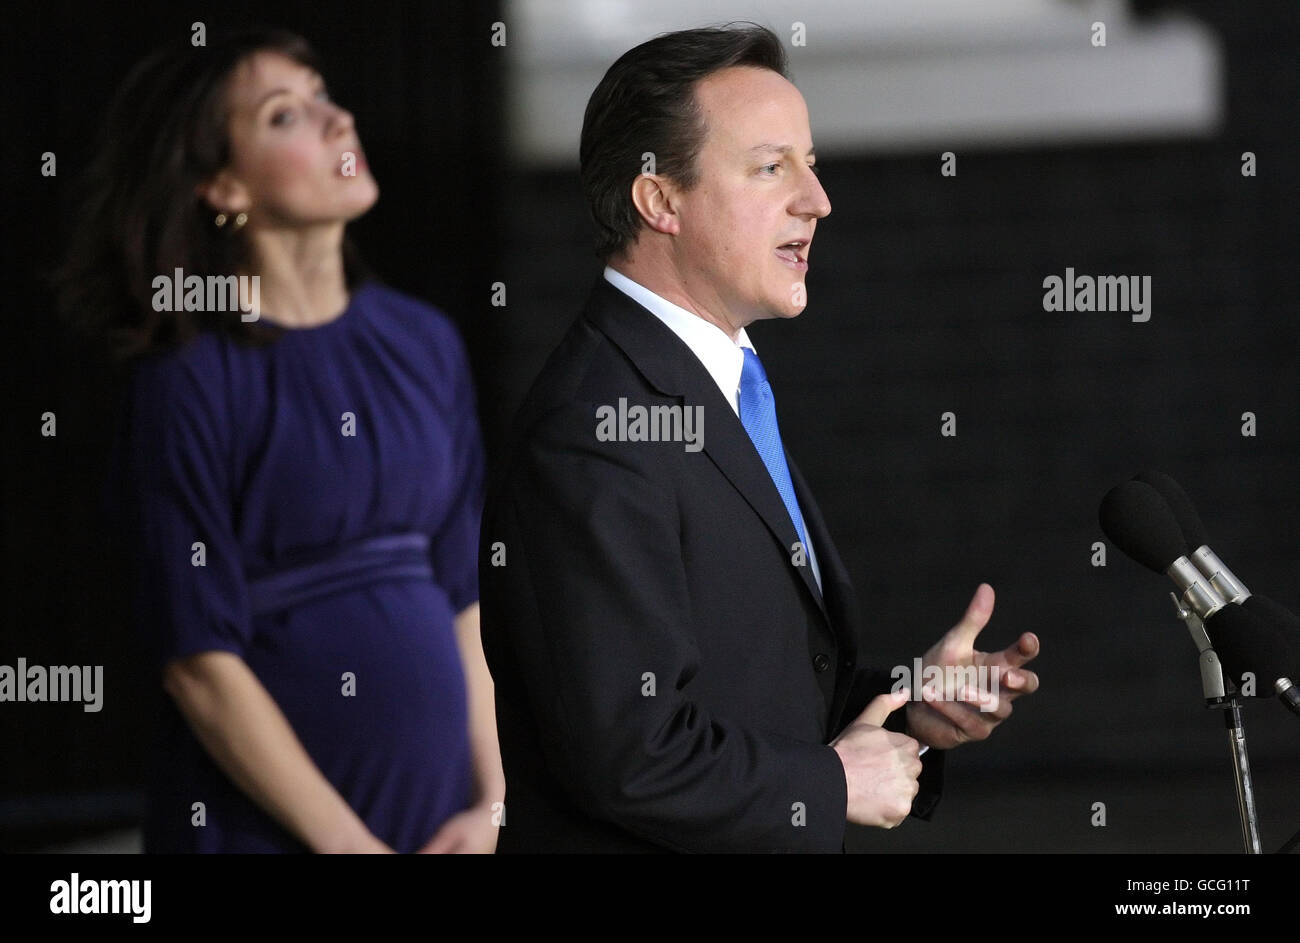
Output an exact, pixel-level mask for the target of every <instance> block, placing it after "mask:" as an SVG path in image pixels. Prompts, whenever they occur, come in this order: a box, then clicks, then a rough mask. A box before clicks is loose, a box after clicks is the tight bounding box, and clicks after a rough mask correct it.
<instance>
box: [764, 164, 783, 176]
mask: <svg viewBox="0 0 1300 943" xmlns="http://www.w3.org/2000/svg"><path fill="white" fill-rule="evenodd" d="M780 166H781V165H780V164H779V163H776V164H764V165H763V168H762V170H763V173H765V174H774V173H776V169H777V168H778V167H780Z"/></svg>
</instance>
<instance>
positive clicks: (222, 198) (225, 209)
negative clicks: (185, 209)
mask: <svg viewBox="0 0 1300 943" xmlns="http://www.w3.org/2000/svg"><path fill="white" fill-rule="evenodd" d="M194 192H195V193H196V194H197V195H198V197H199V199H200V200H202V201H203V202H204V203H206V204H208V207H209V208H210V209H211V210H212V212H214V213H246V212H248V210H249V209H251V204H252V201H251V200H250V199H249V196H248V188H247V187H245V186H244V185H243V184H242V183H241V182H240V181H239V179H238V178H237V177H235V175H234V174H232V173H231V172H230V171H229V170H219V171H217V172H216V173H215V174H213V175H212V176H211V177H209V178H208V179H207V180H204V181H203V182H202V183H200V184H199V185H198V186H196V187H195V188H194Z"/></svg>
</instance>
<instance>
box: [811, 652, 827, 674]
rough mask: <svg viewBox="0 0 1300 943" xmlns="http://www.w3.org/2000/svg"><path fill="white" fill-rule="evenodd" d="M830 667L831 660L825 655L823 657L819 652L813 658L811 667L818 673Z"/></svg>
mask: <svg viewBox="0 0 1300 943" xmlns="http://www.w3.org/2000/svg"><path fill="white" fill-rule="evenodd" d="M830 666H831V660H830V659H829V658H827V657H826V656H825V655H823V654H822V653H821V652H818V653H817V654H816V656H814V657H813V667H814V668H816V669H817V670H818V671H825V670H826V669H827V668H829V667H830Z"/></svg>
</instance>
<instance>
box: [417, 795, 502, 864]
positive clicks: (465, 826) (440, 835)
mask: <svg viewBox="0 0 1300 943" xmlns="http://www.w3.org/2000/svg"><path fill="white" fill-rule="evenodd" d="M492 818H493V810H492V807H491V805H490V804H482V805H472V806H470V807H469V808H468V809H466V810H465V811H464V812H457V813H456V814H455V815H453V816H452V817H451V818H449V819H448V820H447V821H445V822H443V823H442V828H440V829H438V832H437V834H436V835H434V836H433V837H432V838H430V839H429V841H428V843H427V844H426V845H425V846H424V847H423V848H421V849H420V854H422V855H439V854H443V855H490V854H492V853H493V852H495V851H496V849H497V834H498V832H499V829H498V828H497V826H496V825H495V824H494V823H493V821H492Z"/></svg>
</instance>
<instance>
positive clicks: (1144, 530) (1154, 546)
mask: <svg viewBox="0 0 1300 943" xmlns="http://www.w3.org/2000/svg"><path fill="white" fill-rule="evenodd" d="M1098 517H1099V519H1100V521H1101V530H1102V533H1104V534H1105V535H1106V537H1107V538H1108V539H1109V540H1110V542H1111V543H1113V544H1114V545H1115V546H1116V547H1118V548H1119V549H1120V550H1122V551H1124V553H1126V554H1128V555H1129V556H1130V557H1132V558H1133V559H1134V560H1136V561H1137V562H1138V563H1140V564H1142V565H1143V566H1144V567H1146V568H1147V569H1149V570H1155V571H1156V572H1157V573H1164V572H1165V571H1166V570H1168V569H1169V565H1170V564H1172V563H1173V562H1174V561H1175V560H1177V559H1178V558H1179V557H1185V556H1187V554H1188V549H1187V544H1186V542H1185V541H1184V540H1183V532H1182V529H1181V528H1180V527H1179V526H1178V520H1177V518H1175V517H1174V515H1173V512H1172V511H1170V510H1169V505H1168V504H1166V503H1165V499H1164V498H1162V497H1161V496H1160V493H1159V492H1158V491H1156V490H1155V489H1154V488H1152V487H1151V486H1150V485H1149V484H1147V483H1146V482H1143V481H1125V482H1123V483H1121V484H1118V485H1116V486H1115V487H1114V488H1111V489H1110V491H1108V492H1106V497H1104V498H1102V499H1101V510H1100V511H1099V512H1098Z"/></svg>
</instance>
